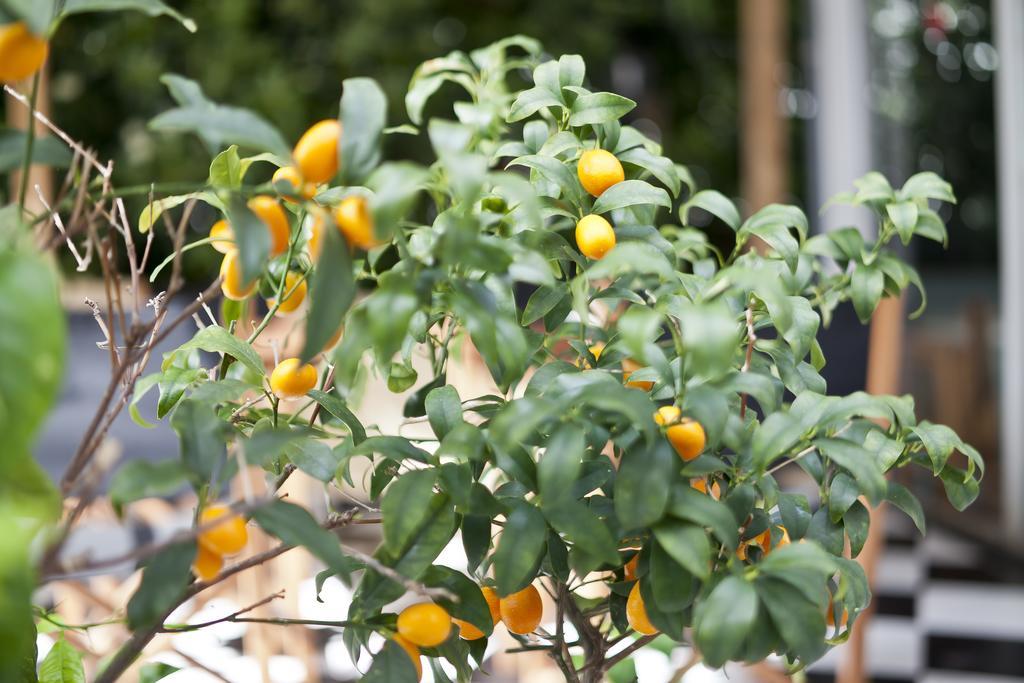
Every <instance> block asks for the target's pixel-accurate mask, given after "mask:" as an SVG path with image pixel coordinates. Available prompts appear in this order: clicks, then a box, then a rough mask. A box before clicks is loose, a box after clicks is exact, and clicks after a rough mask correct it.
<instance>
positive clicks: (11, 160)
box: [0, 128, 71, 173]
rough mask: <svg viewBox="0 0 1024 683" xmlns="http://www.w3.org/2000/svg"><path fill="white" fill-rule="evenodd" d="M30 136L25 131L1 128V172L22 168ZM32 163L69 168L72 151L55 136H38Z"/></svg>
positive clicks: (33, 146)
mask: <svg viewBox="0 0 1024 683" xmlns="http://www.w3.org/2000/svg"><path fill="white" fill-rule="evenodd" d="M27 142H28V136H27V135H26V134H25V132H24V131H21V130H14V129H11V128H3V129H0V173H7V172H8V171H13V170H16V169H18V168H21V164H22V163H23V162H24V160H25V146H26V144H27ZM32 163H33V164H41V165H43V166H52V167H53V168H67V167H68V166H69V165H71V151H70V150H69V149H68V147H67V145H65V144H64V143H63V142H61V141H60V140H58V139H57V138H54V137H49V136H47V137H37V138H36V140H35V143H34V144H33V145H32Z"/></svg>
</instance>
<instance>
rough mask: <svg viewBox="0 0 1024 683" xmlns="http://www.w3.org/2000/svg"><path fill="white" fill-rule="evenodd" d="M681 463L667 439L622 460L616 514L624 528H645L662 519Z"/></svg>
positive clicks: (617, 483) (616, 487)
mask: <svg viewBox="0 0 1024 683" xmlns="http://www.w3.org/2000/svg"><path fill="white" fill-rule="evenodd" d="M678 461H679V458H678V457H677V456H676V454H675V451H673V450H672V447H671V446H670V445H669V444H668V442H667V441H666V440H664V439H658V441H657V442H656V443H655V444H654V445H653V446H651V447H647V448H634V449H633V450H632V451H631V452H629V453H627V454H626V455H625V456H624V457H623V458H622V463H621V465H620V466H619V472H618V475H617V476H616V477H615V514H616V515H617V516H618V518H619V521H620V522H621V523H622V525H623V527H624V528H626V529H639V528H643V527H646V526H650V525H652V524H654V523H655V522H657V521H658V520H660V519H661V518H662V516H663V515H664V514H665V509H666V507H667V506H668V501H669V495H670V493H671V487H672V480H673V474H674V472H673V470H674V468H675V466H676V463H678Z"/></svg>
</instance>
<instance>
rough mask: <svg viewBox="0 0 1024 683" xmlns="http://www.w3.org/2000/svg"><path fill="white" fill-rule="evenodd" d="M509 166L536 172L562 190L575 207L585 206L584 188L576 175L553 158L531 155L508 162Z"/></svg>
mask: <svg viewBox="0 0 1024 683" xmlns="http://www.w3.org/2000/svg"><path fill="white" fill-rule="evenodd" d="M509 166H525V167H527V168H529V169H533V170H534V171H536V172H537V173H538V174H539V175H540V176H541V177H542V178H544V179H545V180H547V181H548V182H550V183H553V184H555V185H556V186H558V187H559V188H560V189H561V194H562V197H563V198H564V199H565V200H566V201H569V202H571V203H572V204H573V205H575V206H581V205H582V204H583V186H582V185H580V181H579V179H578V178H577V177H576V174H575V173H573V172H572V170H571V169H570V168H569V167H568V166H566V165H565V163H563V162H562V161H560V160H558V159H555V158H553V157H546V156H541V155H539V154H530V155H527V156H521V157H516V158H515V159H513V160H512V161H510V162H508V164H507V165H506V168H508V167H509Z"/></svg>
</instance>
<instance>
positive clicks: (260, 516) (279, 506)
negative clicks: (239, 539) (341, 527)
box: [252, 500, 356, 578]
mask: <svg viewBox="0 0 1024 683" xmlns="http://www.w3.org/2000/svg"><path fill="white" fill-rule="evenodd" d="M252 518H253V519H254V520H255V521H256V523H257V524H259V525H260V528H261V529H263V530H264V531H266V532H267V533H268V534H270V535H271V536H274V537H276V538H279V539H281V540H282V541H283V542H284V543H288V544H289V545H300V546H302V547H304V548H306V549H307V550H308V551H309V552H311V553H312V554H313V555H314V556H315V557H316V558H317V559H319V560H320V561H321V562H323V563H324V564H326V565H327V566H328V567H330V568H331V569H333V570H334V571H335V572H337V573H338V574H340V575H341V576H342V577H346V578H347V577H348V574H349V572H350V571H352V570H353V569H355V568H356V564H355V562H354V560H352V559H350V558H348V557H346V556H345V554H344V553H343V552H342V550H341V543H340V542H339V541H338V537H337V536H335V535H334V534H333V533H331V532H330V531H327V530H326V529H324V528H323V527H321V526H320V525H319V524H317V522H316V520H315V519H313V517H312V515H310V514H309V513H308V512H307V511H306V510H305V509H304V508H302V507H300V506H298V505H295V504H293V503H286V502H285V501H283V500H275V501H274V502H272V503H270V504H269V505H264V506H263V507H260V508H257V509H256V510H254V511H253V514H252Z"/></svg>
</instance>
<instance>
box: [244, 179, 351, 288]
mask: <svg viewBox="0 0 1024 683" xmlns="http://www.w3.org/2000/svg"><path fill="white" fill-rule="evenodd" d="M226 214H227V219H228V223H230V224H231V230H232V232H233V233H234V235H235V245H236V246H237V247H238V262H239V264H240V265H241V271H242V272H241V278H242V282H244V283H245V284H246V285H248V284H249V283H251V282H252V281H253V280H255V279H256V278H258V277H259V276H260V274H261V273H263V268H264V267H265V266H266V265H267V257H269V256H270V246H271V242H270V230H268V229H267V224H266V223H264V222H263V221H262V220H261V219H260V218H259V217H258V216H257V215H256V214H254V213H253V212H252V210H251V209H249V207H248V206H247V205H246V203H245V202H244V201H243V200H242V197H241V196H238V195H232V196H231V199H230V200H229V201H228V204H227V207H226ZM327 232H331V231H327Z"/></svg>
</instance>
